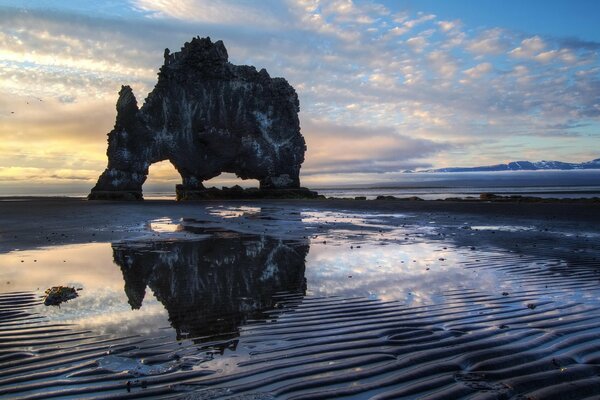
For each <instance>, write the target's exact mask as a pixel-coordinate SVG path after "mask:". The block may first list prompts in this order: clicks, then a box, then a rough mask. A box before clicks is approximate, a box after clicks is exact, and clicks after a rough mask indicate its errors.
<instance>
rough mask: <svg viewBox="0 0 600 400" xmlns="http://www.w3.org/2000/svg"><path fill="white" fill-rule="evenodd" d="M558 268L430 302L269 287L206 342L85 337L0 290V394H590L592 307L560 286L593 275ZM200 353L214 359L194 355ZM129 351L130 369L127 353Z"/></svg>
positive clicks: (597, 321)
mask: <svg viewBox="0 0 600 400" xmlns="http://www.w3.org/2000/svg"><path fill="white" fill-rule="evenodd" d="M494 257H495V256H493V255H492V254H491V253H490V258H489V259H480V260H479V264H478V266H479V267H481V268H484V267H486V268H487V267H493V266H494V265H493V264H495V263H497V264H498V265H502V268H505V269H510V268H511V263H510V259H507V258H506V257H500V258H498V259H496V260H495V259H494ZM514 257H515V262H520V263H522V262H523V260H522V257H520V256H519V255H515V256H514ZM498 265H496V266H498ZM561 265H562V264H559V265H557V266H555V268H558V270H557V271H552V273H549V272H548V271H547V270H532V271H529V273H526V274H521V273H522V272H523V271H522V270H518V271H517V272H518V273H516V274H515V275H514V276H515V279H519V278H520V277H521V275H522V276H523V277H529V278H528V279H530V282H529V283H530V284H529V285H527V288H526V289H522V290H517V291H514V292H512V293H506V292H505V293H497V294H489V293H481V292H479V291H478V290H476V289H460V290H454V291H449V292H446V293H445V298H446V301H444V302H443V303H442V304H438V305H433V306H423V307H406V306H404V305H402V304H399V303H397V302H382V301H379V300H373V299H366V298H341V297H325V298H317V297H303V296H299V295H294V294H280V295H279V296H278V306H277V308H276V309H274V310H272V311H270V312H268V313H266V315H265V319H264V320H260V321H252V322H251V323H250V324H248V325H246V326H244V327H243V328H242V330H241V334H240V336H239V337H238V338H236V339H233V340H229V341H225V342H212V343H211V342H210V341H209V342H206V341H203V342H202V343H201V342H199V341H194V340H185V341H181V342H177V341H175V340H173V339H172V336H170V337H151V338H149V337H143V336H138V337H109V336H102V335H96V334H94V333H93V332H89V331H82V330H78V329H77V327H74V326H67V325H57V324H51V323H49V322H48V321H46V320H45V319H44V317H43V316H40V315H35V314H32V313H31V309H32V307H33V306H35V305H36V304H38V303H39V299H38V298H36V297H35V296H34V295H33V294H30V293H8V294H2V295H0V321H1V325H0V393H1V396H2V397H3V398H16V399H39V398H65V397H71V398H123V399H124V398H142V397H145V398H185V399H217V398H219V399H220V398H231V399H271V398H287V399H331V398H355V399H359V398H360V399H363V398H370V399H397V398H426V399H457V398H468V399H496V398H503V399H527V398H531V399H566V398H569V399H580V398H581V399H584V398H598V397H599V396H600V377H599V374H600V306H599V305H598V303H597V302H594V301H587V300H585V299H584V300H585V301H578V299H572V298H570V297H569V296H565V295H564V294H565V293H566V292H569V291H571V290H574V291H585V292H586V293H587V294H588V295H589V296H592V297H597V295H598V290H597V289H596V286H597V280H595V279H594V280H593V281H592V280H591V279H590V276H589V273H595V271H594V269H593V268H592V269H590V268H587V270H586V271H583V270H582V271H577V270H569V271H568V272H569V274H568V276H565V274H564V273H563V274H561V273H560V268H562V267H564V268H566V267H565V266H564V265H562V267H561ZM468 267H470V268H476V267H477V265H475V264H473V265H469V266H468ZM588 267H589V266H588ZM532 268H533V267H532ZM563 272H564V271H563ZM557 273H558V275H557ZM210 349H220V352H224V353H225V356H222V355H220V354H218V353H219V352H215V354H214V357H208V356H207V355H208V354H209V353H210V352H209V350H210ZM230 350H236V351H230ZM231 354H238V357H235V358H233V357H229V359H228V361H229V362H231V363H235V364H237V365H236V366H235V368H232V369H230V370H229V369H224V370H222V369H221V368H219V366H220V365H221V366H222V364H219V363H220V362H222V361H219V360H223V359H225V358H226V357H227V356H228V355H231ZM142 358H143V359H144V360H145V362H144V364H141V363H139V362H137V361H136V360H139V359H142ZM117 361H118V362H117ZM128 362H129V364H128ZM115 365H117V367H115Z"/></svg>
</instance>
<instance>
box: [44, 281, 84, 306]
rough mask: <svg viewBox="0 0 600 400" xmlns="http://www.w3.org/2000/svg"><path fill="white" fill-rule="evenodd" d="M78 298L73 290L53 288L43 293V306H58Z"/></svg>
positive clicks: (59, 287)
mask: <svg viewBox="0 0 600 400" xmlns="http://www.w3.org/2000/svg"><path fill="white" fill-rule="evenodd" d="M77 296H79V295H78V294H77V291H76V290H75V288H72V287H68V286H53V287H51V288H49V289H46V291H45V292H44V305H46V306H58V305H60V304H61V303H64V302H67V301H69V300H71V299H74V298H75V297H77Z"/></svg>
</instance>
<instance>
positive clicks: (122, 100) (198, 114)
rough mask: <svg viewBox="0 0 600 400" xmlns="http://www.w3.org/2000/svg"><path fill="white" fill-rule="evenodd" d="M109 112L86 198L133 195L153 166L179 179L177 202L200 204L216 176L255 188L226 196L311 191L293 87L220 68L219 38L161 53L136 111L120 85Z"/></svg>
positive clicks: (241, 69) (246, 70)
mask: <svg viewBox="0 0 600 400" xmlns="http://www.w3.org/2000/svg"><path fill="white" fill-rule="evenodd" d="M116 108H117V117H116V122H115V126H114V129H113V130H112V131H111V132H110V133H109V134H108V150H107V156H108V166H107V168H106V170H105V171H104V172H103V173H102V175H100V177H99V178H98V182H97V183H96V186H94V188H93V189H92V191H91V193H90V195H89V196H88V198H89V199H123V200H136V199H142V185H143V183H144V181H145V180H146V177H147V175H148V168H149V166H150V165H151V164H153V163H156V162H159V161H163V160H169V161H170V162H171V163H172V164H173V165H174V166H175V168H176V169H177V171H178V172H179V174H180V175H181V178H182V184H181V185H177V197H178V199H194V198H206V197H207V193H208V192H210V191H207V190H206V189H205V187H204V185H203V182H204V181H206V180H208V179H211V178H214V177H216V176H218V175H219V174H220V173H222V172H231V173H235V174H236V175H237V176H238V177H240V178H242V179H257V180H258V181H259V182H260V189H259V190H255V191H242V192H240V191H228V192H235V193H236V196H243V195H244V194H247V195H249V197H314V196H315V195H316V193H314V192H310V191H309V190H307V189H303V188H300V178H299V173H300V167H301V165H302V162H303V161H304V153H305V151H306V144H305V141H304V138H303V137H302V134H301V133H300V122H299V119H298V112H299V109H300V106H299V102H298V96H297V95H296V91H295V90H294V88H293V87H292V86H291V85H290V84H289V83H288V82H287V81H286V80H285V79H284V78H271V77H270V76H269V74H268V73H267V71H266V70H265V69H261V70H260V71H257V70H256V68H255V67H252V66H246V65H233V64H231V63H230V62H228V55H227V50H226V49H225V45H224V44H223V42H222V41H220V40H219V41H216V42H214V43H213V42H212V41H211V40H210V38H208V37H207V38H199V37H197V38H194V39H192V41H191V42H188V43H185V45H184V46H183V48H182V49H181V51H179V52H176V53H171V52H170V51H169V50H168V49H166V50H165V52H164V65H163V66H162V67H161V68H160V71H159V73H158V82H157V83H156V86H155V87H154V89H153V90H152V92H151V93H150V94H149V95H148V97H147V98H146V100H145V102H144V104H143V106H142V107H141V108H139V107H138V103H137V100H136V98H135V95H134V94H133V91H132V90H131V88H130V87H129V86H123V87H122V88H121V91H120V92H119V99H118V101H117V106H116ZM240 193H241V194H240ZM215 196H216V195H215V193H214V190H213V191H212V192H210V193H209V197H211V198H214V197H215Z"/></svg>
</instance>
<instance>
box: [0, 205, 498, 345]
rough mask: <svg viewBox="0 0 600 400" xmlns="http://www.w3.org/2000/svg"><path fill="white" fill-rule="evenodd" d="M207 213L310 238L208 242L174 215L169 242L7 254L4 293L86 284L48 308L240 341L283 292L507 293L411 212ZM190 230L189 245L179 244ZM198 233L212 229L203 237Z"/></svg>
mask: <svg viewBox="0 0 600 400" xmlns="http://www.w3.org/2000/svg"><path fill="white" fill-rule="evenodd" d="M271 211H272V210H271ZM209 213H210V214H211V215H213V216H217V217H220V218H227V219H230V220H233V221H234V222H236V223H239V224H240V226H243V225H244V224H246V223H248V222H249V221H250V220H252V223H254V224H262V225H260V226H261V227H263V226H264V227H265V228H264V229H265V230H266V229H267V228H266V227H269V228H270V229H271V230H275V231H276V230H277V229H280V230H282V232H283V229H288V228H289V229H291V227H292V225H293V226H295V227H296V228H298V227H300V228H301V229H303V230H305V231H306V232H307V234H306V236H304V237H303V238H302V239H301V240H298V239H295V240H283V239H274V238H272V237H270V236H266V235H250V234H239V233H233V232H231V231H223V230H220V231H219V230H213V231H212V232H211V236H209V237H207V236H206V234H205V233H206V232H205V228H202V224H201V223H200V222H199V221H192V220H189V221H186V220H172V219H170V218H168V217H165V218H161V219H157V220H154V221H150V222H149V223H148V225H147V228H148V230H149V231H152V232H158V233H161V238H160V240H156V239H152V238H149V237H148V235H145V236H144V238H143V239H142V240H138V241H126V242H122V243H116V244H112V245H111V244H110V243H91V244H81V245H69V246H57V247H48V248H42V249H36V250H26V251H14V252H11V253H8V254H3V255H0V265H2V266H3V267H2V269H1V270H0V274H1V279H2V281H1V282H0V290H1V291H2V292H9V291H35V292H38V293H40V295H41V294H42V293H43V291H44V290H45V289H46V288H48V287H51V286H56V285H69V286H75V287H81V288H83V290H82V291H80V292H79V294H80V297H78V298H76V299H74V300H71V301H69V302H67V303H64V304H63V305H62V306H61V307H60V308H58V307H44V306H39V307H38V308H39V310H38V311H39V312H40V313H42V314H44V315H47V316H48V317H49V318H50V319H51V320H53V321H60V322H68V323H75V324H78V325H79V326H81V327H82V328H90V329H94V330H95V331H99V332H101V333H117V334H133V333H150V332H152V331H156V330H162V328H167V327H169V325H171V326H172V327H173V328H174V330H175V334H176V336H177V338H184V337H187V336H190V335H191V337H198V336H210V335H223V334H224V335H227V334H231V335H234V336H235V335H236V334H237V329H238V327H239V326H240V325H243V324H245V323H246V321H247V320H251V319H253V318H259V314H260V312H261V311H262V310H265V309H272V308H273V307H276V306H277V302H276V300H273V296H274V295H276V294H279V293H282V292H291V293H299V294H301V295H304V294H308V295H314V296H341V297H368V298H372V299H381V300H385V301H392V300H396V301H399V302H401V303H404V304H407V305H427V304H433V303H438V302H441V301H442V300H443V299H442V296H443V293H444V291H446V290H448V289H455V288H461V287H465V288H478V289H483V290H488V291H490V292H501V291H502V289H501V287H503V284H502V280H501V275H500V274H498V273H496V272H493V271H490V270H480V269H467V268H464V266H463V264H465V263H466V262H468V261H469V260H472V259H475V258H476V257H477V251H473V249H469V248H463V247H460V248H459V247H456V246H454V245H453V244H452V243H451V242H450V241H449V240H443V239H441V240H440V239H438V240H429V239H427V237H426V236H427V235H428V234H432V233H433V232H434V231H435V228H434V227H433V226H431V225H430V226H416V227H415V226H405V225H404V224H403V223H402V222H403V218H405V215H403V214H393V215H371V214H359V215H352V214H345V213H340V212H304V213H302V214H297V213H296V214H294V215H283V214H281V213H279V214H278V213H277V212H270V210H269V209H263V210H261V209H260V208H254V207H241V208H236V209H227V208H224V207H221V208H214V209H211V210H209ZM282 215H283V217H282ZM386 218H387V219H386ZM386 221H387V223H386ZM389 221H393V224H390V222H389ZM323 227H327V229H325V228H323ZM257 231H261V230H257ZM182 232H184V233H185V234H186V235H187V236H185V239H186V240H179V239H181V235H180V234H181V233H182ZM170 233H172V234H173V236H169V234H170ZM195 233H204V234H202V235H198V236H196V238H197V239H198V240H194V234H195ZM178 235H179V236H178ZM168 332H169V333H170V334H173V330H171V329H169V330H168Z"/></svg>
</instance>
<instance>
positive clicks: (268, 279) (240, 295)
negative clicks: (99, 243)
mask: <svg viewBox="0 0 600 400" xmlns="http://www.w3.org/2000/svg"><path fill="white" fill-rule="evenodd" d="M308 251H309V245H308V240H306V241H304V242H300V243H299V242H297V241H295V242H287V241H283V240H277V239H273V238H270V237H267V236H253V235H237V234H232V233H226V234H224V235H223V236H220V235H218V234H217V235H213V236H212V237H210V238H208V239H205V240H201V241H158V242H151V243H147V244H146V245H140V244H139V243H137V244H136V243H134V244H131V243H121V244H114V245H113V257H114V261H115V263H116V264H117V265H119V266H120V267H121V271H122V272H123V278H124V280H125V293H126V294H127V298H128V300H129V304H130V305H131V307H132V308H134V309H138V308H140V307H142V303H143V300H144V297H145V296H146V288H147V287H148V288H150V289H151V290H152V293H153V294H154V296H156V298H157V299H158V300H159V301H160V302H161V303H162V304H163V305H164V306H165V308H166V310H167V312H168V314H169V321H170V322H171V325H172V326H173V328H174V329H175V331H176V333H177V338H178V339H179V338H182V337H183V336H184V334H186V335H189V336H190V337H206V336H210V337H212V338H214V337H215V336H222V337H225V336H226V337H236V336H237V332H238V329H239V326H240V325H243V324H244V323H245V321H246V320H247V319H250V318H264V315H263V314H262V311H264V310H268V309H272V308H273V307H274V306H275V305H276V304H275V303H276V299H274V297H273V296H274V295H276V294H277V293H281V292H292V293H298V294H301V295H302V294H304V292H305V291H306V279H305V278H304V272H305V258H306V255H307V254H308Z"/></svg>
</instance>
